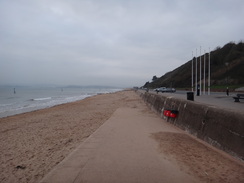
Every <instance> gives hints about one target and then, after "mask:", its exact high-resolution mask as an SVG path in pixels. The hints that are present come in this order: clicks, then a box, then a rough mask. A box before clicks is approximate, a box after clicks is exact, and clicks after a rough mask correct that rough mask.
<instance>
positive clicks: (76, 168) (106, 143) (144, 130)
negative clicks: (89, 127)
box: [41, 105, 200, 183]
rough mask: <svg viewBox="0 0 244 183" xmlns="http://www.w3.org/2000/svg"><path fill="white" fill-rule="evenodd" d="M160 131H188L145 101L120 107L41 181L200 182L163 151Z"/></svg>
mask: <svg viewBox="0 0 244 183" xmlns="http://www.w3.org/2000/svg"><path fill="white" fill-rule="evenodd" d="M157 132H174V133H184V132H183V131H181V130H179V129H177V128H176V127H174V126H173V125H171V124H169V123H166V122H165V121H164V120H162V119H160V118H159V117H158V116H157V115H156V114H154V113H153V112H151V111H150V110H148V108H147V107H146V106H144V105H142V106H136V107H134V108H131V107H126V108H119V109H118V110H117V111H116V112H115V113H114V114H113V115H112V116H111V118H110V119H109V120H107V121H106V122H105V123H104V124H103V125H102V126H101V127H100V128H99V129H98V130H97V131H96V132H95V133H94V134H92V135H91V136H90V137H89V138H87V139H86V141H84V142H83V143H82V144H81V145H80V146H79V147H78V148H77V149H76V150H75V151H74V152H72V153H71V154H70V155H69V156H68V157H67V158H65V159H64V160H63V161H62V162H61V163H60V164H58V165H57V166H56V167H55V168H54V169H53V170H52V171H51V172H50V173H49V174H48V175H47V176H46V177H44V179H43V180H42V181H41V183H57V182H58V183H62V182H63V183H81V182H82V183H83V182H88V183H93V182H99V183H110V182H111V183H112V182H113V183H114V182H116V183H117V182H121V183H122V182H123V183H125V182H126V183H128V182H129V183H130V182H140V183H143V182H145V183H148V182H171V183H177V182H188V183H190V182H200V181H199V180H197V179H196V178H195V177H193V176H191V175H189V174H188V173H186V172H184V171H183V170H182V167H180V166H179V165H178V164H177V163H176V162H174V161H172V160H171V161H169V159H168V158H167V157H165V156H164V155H162V153H160V152H159V149H158V143H157V142H156V141H155V140H154V139H153V138H152V137H151V135H152V134H153V133H157Z"/></svg>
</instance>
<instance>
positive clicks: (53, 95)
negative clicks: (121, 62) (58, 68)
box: [0, 86, 122, 118]
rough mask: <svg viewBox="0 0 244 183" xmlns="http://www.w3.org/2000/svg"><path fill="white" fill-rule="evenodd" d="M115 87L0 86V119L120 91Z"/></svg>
mask: <svg viewBox="0 0 244 183" xmlns="http://www.w3.org/2000/svg"><path fill="white" fill-rule="evenodd" d="M121 90H122V88H117V87H95V86H94V87H77V86H76V87H74V86H70V87H30V86H20V87H9V86H0V118H3V117H7V116H12V115H16V114H20V113H25V112H30V111H34V110H38V109H44V108H49V107H52V106H55V105H59V104H64V103H69V102H74V101H78V100H82V99H85V98H87V97H91V96H94V95H98V94H105V93H113V92H117V91H121Z"/></svg>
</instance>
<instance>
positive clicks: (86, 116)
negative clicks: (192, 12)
mask: <svg viewBox="0 0 244 183" xmlns="http://www.w3.org/2000/svg"><path fill="white" fill-rule="evenodd" d="M121 107H129V108H142V109H143V111H144V113H148V114H152V112H151V111H150V110H149V109H148V108H147V107H146V105H145V104H144V103H143V101H142V99H141V98H140V97H139V96H138V95H137V94H136V93H135V92H134V91H121V92H116V93H110V94H102V95H97V96H93V97H90V98H86V99H84V100H81V101H77V102H73V103H68V104H63V105H59V106H55V107H52V108H48V109H43V110H38V111H34V112H29V113H24V114H20V115H15V116H11V117H6V118H1V119H0V126H1V128H0V129H1V130H0V150H1V153H0V182H3V183H5V182H20V183H24V182H28V183H33V182H38V181H40V180H41V179H42V178H43V177H44V176H45V175H47V173H48V172H49V171H50V170H51V169H53V167H54V166H55V165H57V164H58V163H59V162H61V161H62V160H63V159H64V158H65V157H67V155H68V154H70V153H71V152H72V151H73V150H74V149H76V148H77V147H78V146H79V145H80V144H81V143H82V142H83V141H84V140H85V139H86V138H87V137H89V136H90V135H91V134H92V133H93V132H94V131H96V130H97V129H98V128H99V127H100V126H101V125H102V124H103V123H104V122H105V121H107V120H108V119H109V118H110V117H111V116H112V114H113V113H114V112H115V111H116V110H117V109H118V108H121ZM153 115H155V114H153ZM162 121H163V120H162ZM165 125H170V124H167V123H165ZM150 138H153V139H155V141H156V142H157V143H158V153H160V155H161V156H162V158H164V159H167V160H169V161H172V162H174V163H175V162H177V164H179V166H180V167H181V171H183V172H186V174H189V175H190V176H194V177H196V179H197V180H199V182H242V181H243V180H244V165H243V162H240V161H239V160H236V159H234V158H233V157H231V156H229V155H227V154H226V153H224V152H222V151H218V150H216V149H214V148H212V147H211V146H209V145H207V144H205V143H204V142H200V141H199V140H197V139H195V138H194V137H192V136H190V135H187V134H186V133H185V132H181V133H170V132H158V133H154V134H152V135H151V137H150ZM165 168H167V167H165ZM206 177H208V178H206Z"/></svg>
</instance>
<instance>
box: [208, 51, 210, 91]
mask: <svg viewBox="0 0 244 183" xmlns="http://www.w3.org/2000/svg"><path fill="white" fill-rule="evenodd" d="M208 56H209V58H208V95H210V48H209V54H208Z"/></svg>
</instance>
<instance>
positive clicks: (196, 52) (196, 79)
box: [195, 48, 197, 95]
mask: <svg viewBox="0 0 244 183" xmlns="http://www.w3.org/2000/svg"><path fill="white" fill-rule="evenodd" d="M195 92H196V95H197V48H196V85H195Z"/></svg>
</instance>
